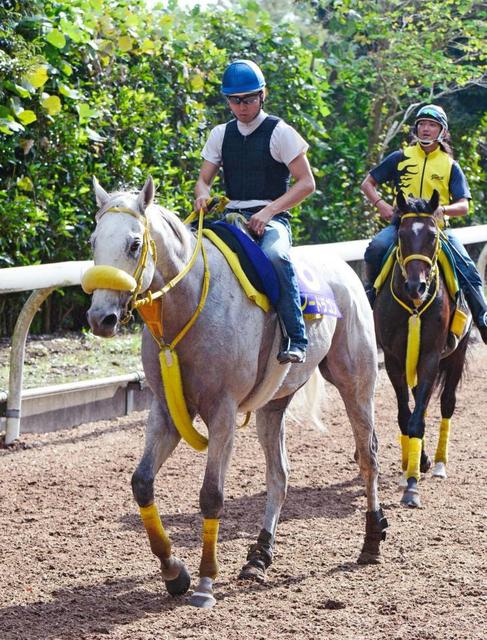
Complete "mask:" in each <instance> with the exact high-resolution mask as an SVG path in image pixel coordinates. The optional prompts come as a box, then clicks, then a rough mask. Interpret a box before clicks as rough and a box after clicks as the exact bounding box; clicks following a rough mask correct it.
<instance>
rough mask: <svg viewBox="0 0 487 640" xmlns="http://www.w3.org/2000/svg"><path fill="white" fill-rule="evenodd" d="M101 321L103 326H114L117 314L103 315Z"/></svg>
mask: <svg viewBox="0 0 487 640" xmlns="http://www.w3.org/2000/svg"><path fill="white" fill-rule="evenodd" d="M101 323H102V325H103V326H104V327H114V326H115V325H116V324H117V316H116V315H115V314H114V313H111V314H110V315H109V316H105V317H104V318H103V320H102V321H101Z"/></svg>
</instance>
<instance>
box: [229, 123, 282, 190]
mask: <svg viewBox="0 0 487 640" xmlns="http://www.w3.org/2000/svg"><path fill="white" fill-rule="evenodd" d="M278 122H279V118H276V117H275V116H267V118H266V119H265V120H264V121H263V122H262V124H261V125H259V126H258V127H257V129H256V130H255V131H253V132H252V133H251V134H250V135H248V136H243V135H242V134H241V133H240V131H239V130H238V127H237V120H232V121H231V122H229V123H228V124H227V125H226V127H225V135H224V137H223V146H222V163H223V178H224V181H225V192H226V195H227V196H228V197H229V198H230V200H275V199H276V198H279V196H282V195H283V194H284V193H286V191H287V190H288V189H289V178H290V172H289V169H288V168H287V166H286V165H285V164H284V163H283V162H277V161H276V160H274V158H273V157H272V155H271V151H270V141H271V136H272V132H273V131H274V129H275V128H276V126H277V124H278Z"/></svg>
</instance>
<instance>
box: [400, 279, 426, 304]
mask: <svg viewBox="0 0 487 640" xmlns="http://www.w3.org/2000/svg"><path fill="white" fill-rule="evenodd" d="M404 286H405V288H406V293H407V294H408V296H409V298H410V299H411V301H412V303H413V304H414V305H415V306H419V305H420V304H421V303H422V302H423V300H424V298H425V296H426V292H427V290H428V285H427V284H426V282H424V281H418V280H415V281H414V280H413V281H411V280H406V282H405V283H404Z"/></svg>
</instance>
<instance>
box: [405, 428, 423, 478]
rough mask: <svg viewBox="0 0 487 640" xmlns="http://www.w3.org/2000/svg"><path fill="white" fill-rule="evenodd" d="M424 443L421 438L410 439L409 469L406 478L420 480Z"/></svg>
mask: <svg viewBox="0 0 487 640" xmlns="http://www.w3.org/2000/svg"><path fill="white" fill-rule="evenodd" d="M422 444H423V441H422V440H421V438H409V455H408V468H407V472H406V477H407V478H408V479H409V478H416V480H419V478H420V475H419V461H420V459H421V447H422Z"/></svg>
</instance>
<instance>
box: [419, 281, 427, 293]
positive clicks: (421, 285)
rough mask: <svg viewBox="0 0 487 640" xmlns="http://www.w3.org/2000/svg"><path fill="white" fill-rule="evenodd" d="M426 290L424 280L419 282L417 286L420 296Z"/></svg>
mask: <svg viewBox="0 0 487 640" xmlns="http://www.w3.org/2000/svg"><path fill="white" fill-rule="evenodd" d="M425 291H426V282H421V284H420V285H419V287H418V293H419V295H420V296H422V295H423V294H424V293H425Z"/></svg>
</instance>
